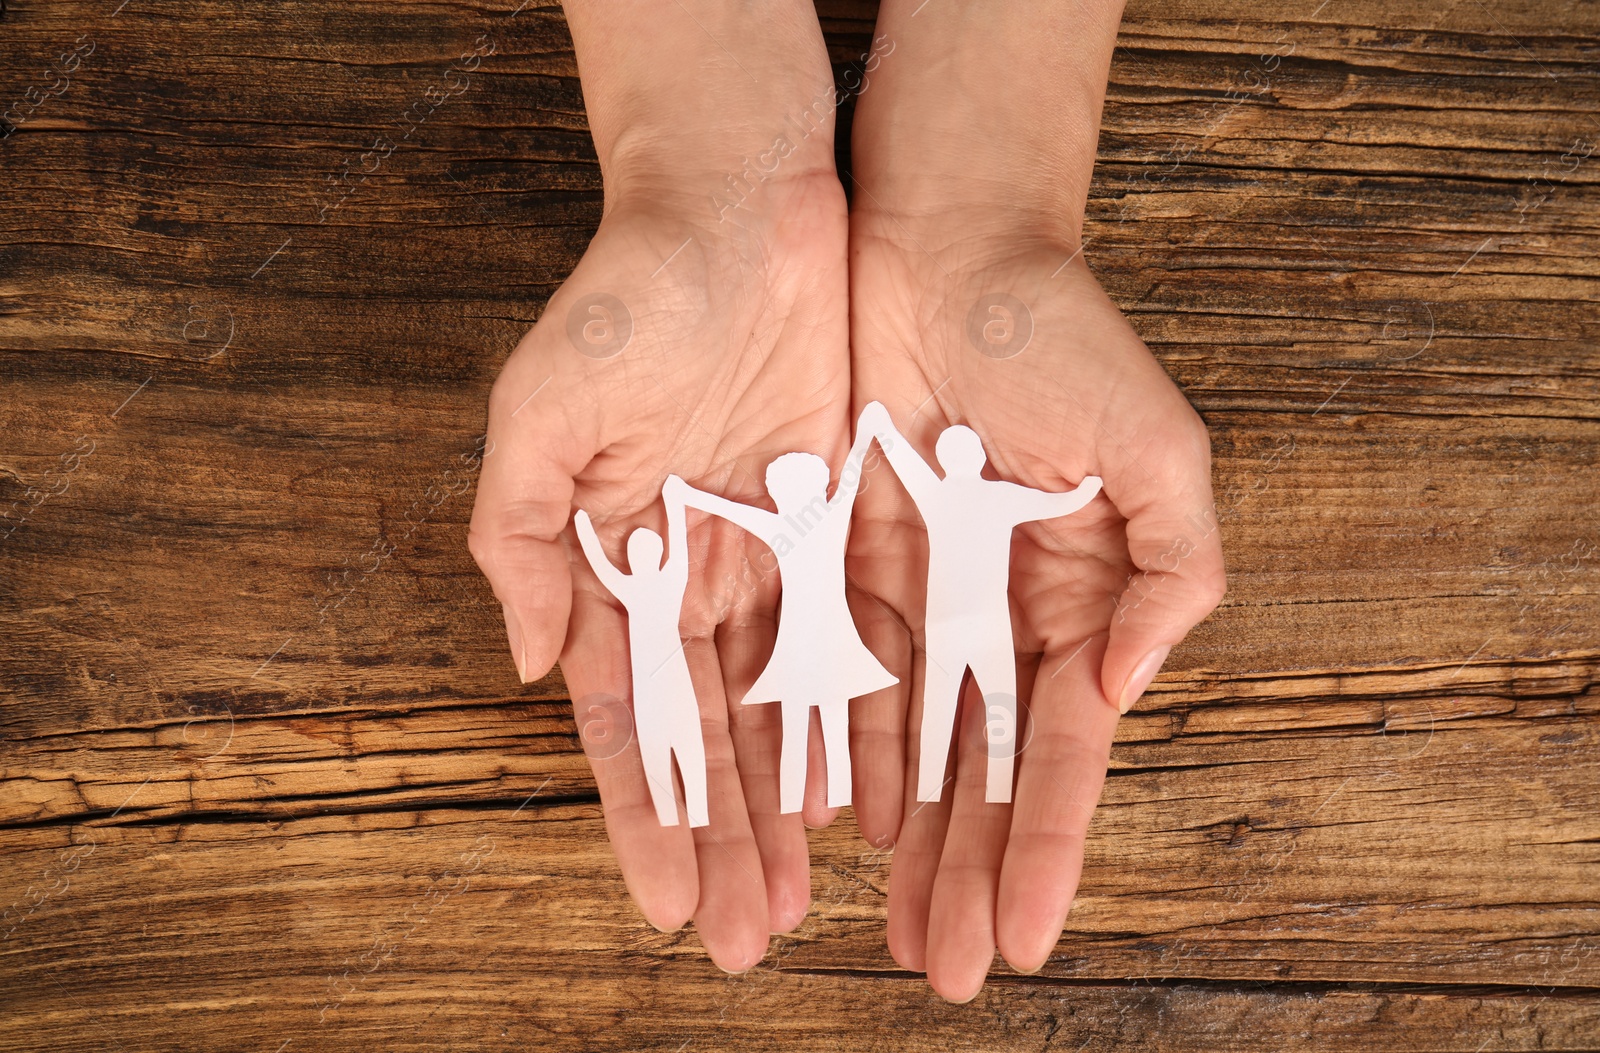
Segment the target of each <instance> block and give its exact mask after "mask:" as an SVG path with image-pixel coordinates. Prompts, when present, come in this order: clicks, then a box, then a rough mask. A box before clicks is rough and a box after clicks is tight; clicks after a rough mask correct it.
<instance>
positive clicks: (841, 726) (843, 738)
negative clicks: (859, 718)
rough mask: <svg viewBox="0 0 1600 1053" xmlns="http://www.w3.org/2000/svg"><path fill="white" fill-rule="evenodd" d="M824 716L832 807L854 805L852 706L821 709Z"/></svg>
mask: <svg viewBox="0 0 1600 1053" xmlns="http://www.w3.org/2000/svg"><path fill="white" fill-rule="evenodd" d="M817 711H818V712H819V713H821V714H822V746H823V749H824V750H826V751H827V755H828V807H829V808H843V807H844V806H845V805H847V804H849V803H850V703H848V702H835V703H831V704H829V705H825V706H818V707H817Z"/></svg>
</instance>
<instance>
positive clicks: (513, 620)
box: [500, 603, 528, 684]
mask: <svg viewBox="0 0 1600 1053" xmlns="http://www.w3.org/2000/svg"><path fill="white" fill-rule="evenodd" d="M500 609H501V610H502V611H504V612H505V615H506V641H507V642H508V643H509V644H510V645H511V660H512V661H514V662H516V663H517V679H518V680H521V681H522V682H523V683H524V684H526V683H527V682H528V645H527V642H526V641H524V640H523V638H522V623H521V622H519V621H517V615H516V613H515V612H514V611H512V609H511V607H510V605H509V604H504V603H502V604H501V605H500Z"/></svg>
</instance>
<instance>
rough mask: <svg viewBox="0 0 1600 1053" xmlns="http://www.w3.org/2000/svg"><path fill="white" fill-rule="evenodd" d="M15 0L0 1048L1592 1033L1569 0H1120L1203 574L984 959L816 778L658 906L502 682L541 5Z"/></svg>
mask: <svg viewBox="0 0 1600 1053" xmlns="http://www.w3.org/2000/svg"><path fill="white" fill-rule="evenodd" d="M940 2H941V0H932V3H935V4H937V3H940ZM119 5H120V6H119ZM9 7H10V10H9V12H8V13H7V14H6V15H5V17H4V18H3V20H0V105H4V106H7V107H10V109H8V110H6V109H0V116H4V115H6V114H9V115H10V118H9V119H8V123H7V125H6V126H5V127H0V133H4V132H6V131H8V130H9V131H10V134H9V135H8V136H7V137H6V138H4V139H3V140H0V185H3V186H4V193H3V194H0V511H6V515H5V518H4V519H0V532H3V533H4V537H3V540H0V690H3V699H0V707H3V708H0V732H3V745H0V861H3V862H0V908H5V910H6V914H5V916H4V918H5V920H4V922H3V923H0V934H3V939H0V1005H3V1010H0V1047H3V1048H5V1049H8V1050H22V1049H26V1050H75V1051H76V1050H90V1049H116V1050H130V1051H132V1050H208V1051H211V1050H249V1051H264V1053H284V1051H288V1053H302V1051H304V1050H363V1051H366V1050H385V1051H391V1050H422V1049H430V1050H432V1049H451V1050H454V1049H472V1050H479V1049H481V1050H523V1049H539V1050H589V1049H601V1048H606V1049H652V1050H667V1051H676V1050H684V1049H714V1048H722V1047H727V1048H751V1049H778V1048H783V1049H790V1048H795V1049H800V1048H818V1049H847V1050H857V1049H859V1050H867V1049H907V1050H932V1049H947V1048H948V1049H995V1050H1012V1049H1017V1050H1022V1049H1027V1050H1039V1049H1052V1050H1068V1051H1071V1050H1082V1049H1123V1048H1126V1049H1141V1050H1200V1049H1224V1048H1237V1049H1291V1048H1292V1049H1316V1050H1369V1049H1439V1050H1445V1049H1448V1050H1463V1051H1473V1053H1476V1051H1482V1050H1501V1049H1518V1050H1522V1049H1578V1048H1596V1047H1600V781H1597V780H1600V690H1597V687H1596V684H1597V666H1600V647H1597V629H1600V599H1597V598H1596V577H1597V575H1596V568H1597V567H1600V528H1597V526H1596V523H1595V519H1594V514H1595V510H1596V508H1597V506H1600V501H1597V498H1600V479H1597V476H1596V471H1595V464H1596V462H1597V460H1600V356H1597V354H1596V350H1595V348H1596V341H1597V339H1600V318H1597V310H1596V301H1597V298H1600V263H1597V258H1596V257H1597V254H1596V249H1597V246H1600V241H1597V235H1600V190H1597V183H1600V180H1597V174H1600V156H1591V155H1594V154H1597V153H1600V151H1597V149H1596V147H1597V144H1600V116H1597V115H1600V73H1597V71H1600V43H1597V30H1600V8H1597V7H1596V5H1594V4H1579V3H1555V2H1551V3H1533V2H1519V0H1456V2H1450V3H1443V2H1431V0H1430V2H1423V0H1404V2H1398V3H1380V2H1377V0H1327V2H1320V0H1292V2H1290V3H1288V4H1285V5H1280V4H1272V3H1266V2H1265V0H1256V2H1253V3H1249V4H1229V3H1223V2H1221V0H1192V2H1186V0H1175V2H1162V3H1157V2H1154V0H1135V2H1134V4H1133V6H1132V9H1131V10H1130V11H1129V13H1128V16H1127V20H1126V22H1125V24H1124V26H1123V32H1122V39H1121V47H1120V49H1119V51H1118V52H1117V56H1116V62H1115V65H1114V67H1113V70H1112V84H1111V88H1110V99H1109V103H1108V105H1107V108H1106V117H1105V130H1104V134H1103V136H1102V140H1101V160H1100V165H1099V168H1098V169H1097V173H1096V181H1095V184H1094V187H1093V191H1092V201H1091V205H1090V221H1089V224H1088V230H1087V234H1088V236H1089V237H1090V239H1092V240H1091V241H1090V243H1089V249H1088V253H1087V255H1088V258H1089V261H1090V263H1091V265H1092V266H1093V268H1094V269H1095V271H1096V273H1098V274H1099V275H1100V276H1101V278H1102V279H1103V281H1104V282H1105V284H1106V285H1107V287H1108V288H1109V289H1110V290H1111V293H1112V295H1113V296H1114V297H1115V299H1116V300H1117V301H1118V302H1119V303H1120V304H1121V305H1122V306H1123V307H1124V308H1125V309H1126V310H1127V311H1128V312H1129V314H1130V316H1131V317H1132V319H1133V323H1134V325H1135V326H1136V327H1137V328H1138V330H1139V331H1140V332H1141V333H1142V334H1143V335H1144V337H1145V339H1146V340H1147V341H1149V343H1150V344H1151V346H1152V347H1153V348H1154V349H1155V351H1156V353H1157V354H1158V355H1159V356H1160V357H1161V359H1162V361H1163V362H1164V363H1165V364H1166V366H1167V368H1168V369H1169V370H1170V371H1171V373H1172V375H1173V376H1174V377H1175V379H1176V380H1177V381H1178V382H1179V383H1180V384H1181V385H1182V386H1183V388H1184V389H1185V390H1186V391H1187V392H1188V394H1189V396H1190V398H1191V399H1192V400H1193V401H1194V403H1195V404H1196V406H1197V407H1198V408H1199V410H1200V412H1201V413H1202V414H1203V415H1204V416H1205V418H1206V420H1207V421H1208V422H1209V423H1210V425H1211V427H1212V429H1213V433H1214V436H1215V445H1216V454H1217V457H1216V464H1217V467H1216V481H1217V488H1218V493H1219V501H1220V505H1221V507H1222V510H1223V518H1224V523H1225V527H1226V534H1225V546H1226V551H1227V559H1228V565H1229V572H1230V582H1231V592H1230V593H1229V596H1228V598H1227V600H1226V601H1225V603H1224V605H1223V607H1222V608H1221V609H1220V610H1219V611H1217V613H1216V614H1215V615H1214V616H1213V617H1212V618H1211V619H1210V620H1209V621H1208V622H1206V623H1205V624H1204V625H1202V626H1201V627H1200V628H1199V629H1198V630H1197V631H1196V632H1195V633H1194V634H1193V635H1192V636H1191V638H1190V639H1189V641H1188V642H1187V643H1186V644H1184V645H1183V646H1182V647H1181V648H1179V649H1178V650H1176V651H1175V652H1174V653H1173V656H1172V660H1171V662H1170V664H1169V668H1168V670H1167V672H1166V673H1165V674H1164V675H1163V676H1162V677H1161V678H1160V679H1159V681H1158V682H1157V684H1156V685H1155V688H1154V689H1153V690H1152V692H1151V694H1150V695H1149V696H1148V697H1147V698H1146V699H1145V701H1144V702H1142V703H1141V704H1140V706H1139V707H1138V709H1137V710H1136V711H1135V712H1134V713H1133V714H1132V715H1131V716H1129V717H1128V718H1127V719H1126V721H1125V722H1124V724H1123V730H1122V732H1121V734H1120V741H1119V743H1118V745H1117V748H1116V751H1115V753H1114V755H1113V758H1112V767H1113V770H1112V772H1111V775H1112V778H1110V780H1109V781H1108V783H1107V786H1106V791H1105V797H1104V801H1103V803H1102V805H1101V808H1100V811H1099V813H1098V815H1097V817H1096V819H1095V821H1094V825H1093V828H1092V830H1091V833H1090V840H1089V846H1088V857H1089V858H1088V864H1087V867H1086V869H1085V872H1084V879H1083V886H1082V891H1081V893H1080V896H1079V899H1078V902H1077V907H1076V909H1075V911H1074V913H1073V914H1072V916H1071V919H1070V921H1069V929H1068V931H1067V932H1066V933H1065V934H1064V935H1063V937H1062V940H1061V943H1060V945H1059V948H1058V950H1057V953H1056V954H1055V956H1054V957H1053V958H1052V959H1051V961H1050V963H1049V965H1048V966H1047V967H1046V969H1045V970H1044V972H1043V973H1041V974H1039V975H1036V976H1017V975H1015V974H1012V973H1011V972H1010V971H1009V970H1007V969H1005V968H1004V967H1003V966H1000V967H997V971H996V972H995V974H994V976H993V977H992V978H991V981H990V983H989V985H988V986H987V987H986V988H985V989H984V992H983V993H982V994H981V995H980V996H979V998H978V999H977V1000H976V1001H975V1002H974V1003H973V1004H971V1005H968V1006H964V1007H952V1006H948V1005H945V1004H944V1003H943V1002H942V1001H941V1000H940V999H938V998H937V997H936V996H934V995H933V994H932V993H931V992H930V991H929V989H928V988H927V986H926V985H925V983H924V982H923V981H922V980H921V978H920V977H917V976H912V975H908V974H906V973H904V972H902V971H900V970H899V969H898V968H897V967H896V966H895V964H894V962H893V961H892V960H891V959H890V957H889V956H888V953H887V952H886V950H885V947H884V940H883V931H884V930H883V927H884V891H885V888H886V876H887V871H888V866H889V864H888V861H887V860H886V859H882V858H879V857H877V856H874V855H873V854H871V853H870V852H868V850H867V847H866V845H865V844H864V843H863V842H861V841H860V840H859V838H858V837H857V835H856V833H855V831H854V829H853V824H852V823H851V822H850V821H849V819H848V816H847V817H846V818H845V819H843V820H841V821H840V822H839V823H837V824H836V825H835V826H834V827H833V828H832V829H830V830H828V831H826V832H823V833H819V834H817V835H815V836H814V838H813V849H814V863H813V883H814V889H815V899H816V902H815V906H814V908H813V910H812V912H811V915H810V917H809V918H808V920H807V922H806V923H805V925H804V927H803V928H802V929H801V930H800V931H799V932H798V933H797V934H795V935H793V936H791V937H784V938H777V939H775V940H774V942H773V947H772V952H771V954H770V955H769V957H768V958H767V960H766V961H765V962H763V964H762V965H761V967H760V968H758V969H756V970H754V971H753V972H751V973H749V974H747V975H744V976H740V977H728V976H725V975H723V974H722V973H720V972H719V971H718V970H717V969H716V968H715V967H714V966H712V965H711V964H710V962H709V961H708V960H707V959H706V957H705V956H704V954H703V952H702V950H701V948H700V946H699V943H698V941H697V939H696V937H695V935H694V933H693V931H692V930H690V931H686V932H682V933H677V934H672V935H663V934H660V933H657V932H656V931H654V930H653V929H651V928H649V927H648V926H647V925H645V924H644V922H643V921H642V920H641V919H640V918H639V917H638V915H637V914H636V912H635V911H634V910H633V909H632V907H631V906H630V905H629V904H628V902H627V899H626V896H625V893H624V890H623V886H622V883H621V880H620V878H619V877H618V874H617V871H616V868H615V865H614V863H613V860H612V857H611V854H610V850H609V848H608V847H607V845H606V843H605V840H604V835H603V831H602V827H601V821H600V811H599V806H598V803H597V800H596V797H595V793H594V787H593V784H592V782H591V780H590V778H589V776H588V774H587V769H586V766H585V764H584V761H583V759H582V756H581V754H580V752H579V750H578V749H577V743H576V738H575V734H574V728H573V724H572V720H571V715H570V707H569V705H568V704H567V703H565V702H564V701H563V697H564V696H563V685H562V682H561V680H560V679H559V677H551V678H549V679H547V680H545V681H543V682H541V683H538V684H534V685H531V686H529V687H526V688H523V687H520V686H519V685H518V684H517V682H516V679H515V676H514V673H513V670H512V665H511V661H510V659H509V657H508V656H507V654H506V652H505V643H504V633H503V630H502V627H501V620H500V611H499V606H498V604H497V603H495V602H494V600H493V598H492V596H491V594H490V592H489V590H488V588H487V587H486V586H485V584H484V582H483V581H482V580H481V579H480V577H479V576H478V574H477V573H476V571H475V569H474V567H473V565H472V562H471V560H470V558H469V556H468V554H467V550H466V545H465V530H466V522H467V518H468V514H469V511H470V508H471V503H472V496H471V493H470V485H471V481H472V478H473V468H474V467H475V465H476V459H475V456H474V451H475V449H476V443H477V439H476V437H477V436H478V435H480V434H481V433H482V431H483V426H484V413H485V406H486V398H487V394H488V389H489V385H490V382H491V380H492V378H493V377H494V375H495V372H496V370H497V368H498V367H499V364H500V363H501V362H502V361H503V359H504V356H505V355H506V354H508V353H509V351H510V349H511V347H512V345H513V344H514V342H515V341H516V339H517V338H518V336H519V335H520V334H521V333H522V332H523V331H524V330H525V329H526V328H527V327H528V326H529V325H530V324H531V323H532V322H533V321H534V319H536V318H537V317H538V314H539V312H540V309H541V307H542V305H543V304H544V302H545V300H546V299H547V298H548V296H549V294H550V293H551V291H552V290H553V289H554V288H555V287H556V286H557V285H558V284H559V283H560V282H561V280H562V279H563V278H564V277H565V276H566V274H567V273H568V272H569V270H570V269H571V267H572V266H573V265H574V263H575V261H576V260H577V258H578V256H579V254H580V253H581V251H582V249H583V247H584V245H585V243H586V241H587V239H588V237H589V235H590V234H591V232H592V231H593V229H594V227H595V225H596V223H597V221H598V218H599V214H600V204H601V187H600V179H599V173H598V170H597V168H596V166H595V163H594V156H593V151H592V148H591V145H590V142H589V138H588V134H587V131H586V127H585V122H584V111H583V105H582V99H581V96H580V92H579V85H578V81H577V78H576V71H575V68H574V64H573V58H572V53H571V44H570V41H569V39H568V36H567V32H566V28H565V25H564V23H563V21H562V17H561V13H560V10H559V8H558V7H557V6H556V5H555V4H553V3H550V2H549V0H535V2H532V3H528V4H526V6H523V7H521V8H520V9H516V8H515V0H497V2H496V3H491V4H487V5H484V4H442V3H429V2H424V0H390V2H387V3H382V4H380V3H375V2H348V0H298V2H296V0H288V2H279V0H270V2H262V3H254V4H243V3H234V4H224V3H220V2H208V0H190V2H185V3H158V2H156V0H126V2H123V0H63V2H59V3H57V2H47V0H13V2H12V3H10V5H9ZM932 10H933V9H931V8H930V13H931V12H932ZM822 14H823V17H824V24H825V27H826V29H827V31H828V33H829V39H830V44H831V45H832V47H833V51H834V56H835V59H836V61H837V63H838V64H839V67H840V70H841V72H842V71H843V69H844V66H845V64H846V63H848V62H850V61H851V60H852V58H853V57H854V56H856V55H859V54H860V53H861V52H862V51H864V50H865V49H866V47H867V44H868V41H869V39H870V30H871V17H872V10H871V6H870V5H868V4H857V3H845V2H842V0H841V2H838V3H834V2H826V3H824V4H823V5H822ZM491 44H492V46H493V53H492V54H487V55H485V54H483V52H482V49H484V48H487V47H488V46H489V45H491ZM74 49H77V50H74ZM474 49H479V51H480V55H479V58H480V61H481V65H478V67H477V69H476V71H475V72H472V73H471V81H470V87H469V88H467V89H465V90H463V91H462V92H461V93H460V94H459V95H454V96H450V97H448V98H447V99H446V101H444V102H443V103H442V104H439V105H438V106H437V108H436V109H433V110H432V112H431V113H428V110H429V106H428V104H426V103H425V102H424V101H423V100H425V99H427V98H428V93H429V90H430V89H433V93H434V95H435V96H436V97H437V95H438V88H439V87H440V86H441V85H444V84H446V83H449V84H460V83H461V81H460V78H459V76H456V77H454V78H451V77H450V73H449V71H450V70H451V69H452V68H454V69H457V70H461V69H470V68H471V67H472V66H473V65H474V63H472V62H471V61H470V60H465V61H464V60H463V59H462V56H463V55H470V54H471V53H472V52H473V51H474ZM63 81H65V83H63ZM30 89H31V91H30ZM39 100H42V101H39ZM408 113H409V114H410V115H411V116H410V119H409V120H408V118H407V114H408ZM423 114H427V117H426V120H423V121H421V123H419V124H415V127H416V131H415V132H414V134H412V135H411V137H410V138H409V139H404V140H403V141H402V139H401V138H400V133H401V132H403V131H404V130H405V129H406V128H407V127H410V126H412V124H413V123H414V122H416V121H417V119H418V117H419V116H421V115H423ZM1040 134H1048V123H1047V118H1046V121H1045V123H1044V124H1042V125H1041V133H1040ZM377 136H388V137H390V138H391V139H393V140H394V141H395V142H396V143H399V144H400V145H399V146H398V148H397V149H395V150H394V151H393V152H392V154H390V155H388V156H387V157H382V158H376V159H375V158H374V157H373V156H372V155H371V154H367V156H365V157H363V154H364V152H366V151H368V150H369V148H370V145H371V143H372V141H373V139H374V138H375V137H377ZM374 160H376V161H377V165H376V167H375V168H374V164H373V163H374ZM846 161H847V159H846ZM363 169H366V171H365V172H363Z"/></svg>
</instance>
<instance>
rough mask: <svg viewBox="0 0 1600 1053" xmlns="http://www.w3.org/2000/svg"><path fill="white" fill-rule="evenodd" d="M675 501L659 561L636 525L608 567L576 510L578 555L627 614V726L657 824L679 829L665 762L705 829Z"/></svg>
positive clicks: (650, 537) (652, 537)
mask: <svg viewBox="0 0 1600 1053" xmlns="http://www.w3.org/2000/svg"><path fill="white" fill-rule="evenodd" d="M684 520H685V513H684V508H683V504H682V503H681V502H674V501H671V500H668V501H667V546H668V548H667V559H666V562H665V563H662V561H661V535H660V534H658V533H656V532H655V531H654V530H651V529H649V528H648V527H639V528H638V529H637V530H635V531H633V533H631V534H629V535H628V568H629V570H630V571H631V573H624V572H622V571H620V570H618V569H617V568H616V567H614V566H612V564H611V561H610V560H609V559H607V558H606V553H605V549H603V548H601V547H600V538H599V537H598V536H597V535H596V534H595V532H594V524H593V523H591V522H590V521H589V513H587V512H585V511H583V510H582V509H580V510H579V511H578V514H577V516H576V523H577V528H578V541H579V542H580V543H581V544H582V545H583V554H584V555H585V556H587V557H588V559H589V565H590V566H591V567H593V568H594V572H595V574H596V576H598V577H599V578H600V580H601V582H602V583H604V584H605V587H606V588H608V589H610V590H611V594H612V595H613V596H615V597H616V598H617V599H618V600H619V601H620V602H621V603H622V606H623V607H624V608H625V609H626V610H627V612H628V652H629V661H630V664H631V668H632V672H633V726H634V730H635V733H636V735H637V737H638V739H639V753H640V755H641V757H642V758H643V759H644V773H645V777H646V778H647V779H648V781H649V784H650V800H651V801H652V802H653V803H654V804H655V806H656V818H657V819H658V820H660V822H661V825H662V826H677V825H678V799H677V794H676V792H675V791H674V790H673V785H672V759H673V756H674V755H676V756H677V759H678V773H679V775H681V776H682V777H683V796H684V806H685V810H686V811H687V812H688V813H689V825H690V826H706V825H707V824H708V823H709V822H710V819H709V817H708V815H707V809H706V750H705V740H704V739H703V738H702V737H701V734H700V707H699V704H698V703H697V702H696V701H695V693H694V681H693V680H692V679H691V678H690V676H689V662H688V660H687V659H686V658H685V657H684V654H683V640H682V638H681V637H680V636H679V635H678V618H679V615H680V614H681V613H682V611H683V590H684V588H685V587H686V586H687V585H688V583H689V553H688V550H687V548H686V547H685V541H684V537H685V534H686V533H687V531H686V530H685V528H684Z"/></svg>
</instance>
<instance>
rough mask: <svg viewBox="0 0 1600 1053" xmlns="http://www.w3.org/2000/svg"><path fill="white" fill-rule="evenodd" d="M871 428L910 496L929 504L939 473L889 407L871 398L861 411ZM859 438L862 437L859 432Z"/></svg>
mask: <svg viewBox="0 0 1600 1053" xmlns="http://www.w3.org/2000/svg"><path fill="white" fill-rule="evenodd" d="M869 429H870V430H871V432H872V433H873V434H874V435H876V436H877V439H878V445H880V446H882V447H883V455H884V456H885V457H887V458H888V459H889V467H891V468H893V469H894V474H895V475H897V476H899V477H900V481H901V482H902V483H903V484H905V488H906V492H907V493H909V494H910V495H911V499H912V500H913V501H915V502H917V504H919V505H925V504H927V503H928V501H929V500H930V499H932V498H933V497H934V495H935V494H937V493H938V489H939V482H940V480H939V477H938V476H937V475H935V474H934V472H933V469H932V468H929V467H928V462H927V461H924V460H923V459H922V456H921V455H920V454H919V453H917V451H916V449H915V448H914V447H913V446H912V445H911V444H910V443H909V442H907V441H906V437H905V436H904V435H901V434H900V431H899V429H897V428H896V427H895V426H894V420H893V419H892V418H891V417H890V416H889V411H888V409H886V408H885V407H884V405H883V403H881V402H869V403H867V406H866V408H865V409H863V410H862V411H861V430H862V431H866V430H869ZM856 441H858V442H859V441H860V435H859V434H858V435H857V437H856Z"/></svg>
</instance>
